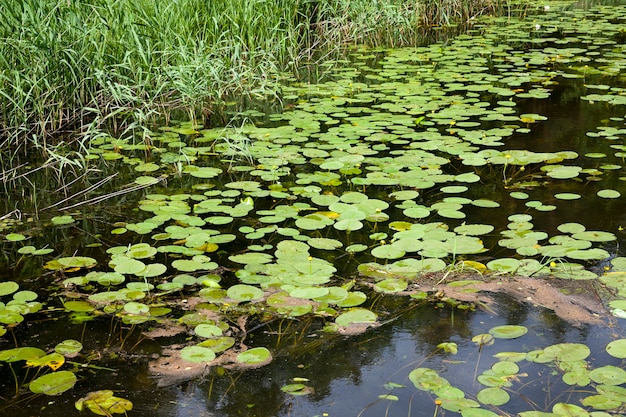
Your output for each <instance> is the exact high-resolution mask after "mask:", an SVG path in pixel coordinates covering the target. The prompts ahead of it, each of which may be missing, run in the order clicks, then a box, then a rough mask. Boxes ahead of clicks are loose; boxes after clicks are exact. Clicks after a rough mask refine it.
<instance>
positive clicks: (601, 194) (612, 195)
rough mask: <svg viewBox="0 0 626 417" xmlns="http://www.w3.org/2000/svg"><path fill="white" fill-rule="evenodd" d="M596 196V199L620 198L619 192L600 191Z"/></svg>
mask: <svg viewBox="0 0 626 417" xmlns="http://www.w3.org/2000/svg"><path fill="white" fill-rule="evenodd" d="M597 194H598V197H601V198H620V197H621V195H622V194H621V193H620V192H619V191H616V190H600V191H598V193H597Z"/></svg>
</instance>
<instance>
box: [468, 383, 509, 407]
mask: <svg viewBox="0 0 626 417" xmlns="http://www.w3.org/2000/svg"><path fill="white" fill-rule="evenodd" d="M476 399H477V400H478V401H480V402H481V403H483V404H489V405H495V406H499V405H504V404H506V403H508V402H509V400H510V399H511V397H510V396H509V394H508V393H507V392H506V391H505V390H503V389H502V388H498V387H490V388H485V389H483V390H480V391H478V393H477V394H476Z"/></svg>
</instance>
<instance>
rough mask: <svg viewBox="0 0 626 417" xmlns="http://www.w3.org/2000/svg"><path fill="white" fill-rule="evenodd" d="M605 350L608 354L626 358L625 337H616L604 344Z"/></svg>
mask: <svg viewBox="0 0 626 417" xmlns="http://www.w3.org/2000/svg"><path fill="white" fill-rule="evenodd" d="M606 351H607V352H608V354H609V355H611V356H614V357H616V358H620V359H624V358H626V339H618V340H614V341H612V342H610V343H609V344H608V345H606Z"/></svg>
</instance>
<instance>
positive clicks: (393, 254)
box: [371, 245, 406, 259]
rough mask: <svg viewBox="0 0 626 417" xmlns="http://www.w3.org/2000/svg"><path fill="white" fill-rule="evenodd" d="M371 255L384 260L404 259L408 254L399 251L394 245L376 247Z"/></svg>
mask: <svg viewBox="0 0 626 417" xmlns="http://www.w3.org/2000/svg"><path fill="white" fill-rule="evenodd" d="M371 253H372V256H374V257H376V258H382V259H397V258H401V257H403V256H404V255H405V254H406V252H404V251H403V250H400V249H397V248H396V247H394V246H392V245H381V246H376V247H375V248H374V249H372V251H371Z"/></svg>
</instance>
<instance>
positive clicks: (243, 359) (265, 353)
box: [236, 347, 272, 366]
mask: <svg viewBox="0 0 626 417" xmlns="http://www.w3.org/2000/svg"><path fill="white" fill-rule="evenodd" d="M236 361H237V362H239V363H242V364H245V365H247V366H262V365H265V364H267V363H269V362H271V361H272V354H271V353H270V351H269V350H268V349H267V348H264V347H256V348H252V349H248V350H246V351H245V352H241V353H240V354H239V355H237V358H236Z"/></svg>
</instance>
